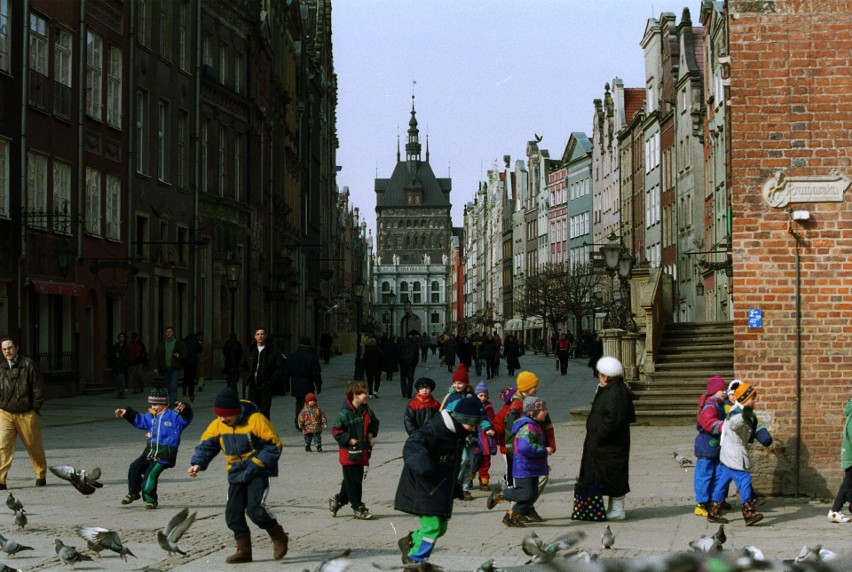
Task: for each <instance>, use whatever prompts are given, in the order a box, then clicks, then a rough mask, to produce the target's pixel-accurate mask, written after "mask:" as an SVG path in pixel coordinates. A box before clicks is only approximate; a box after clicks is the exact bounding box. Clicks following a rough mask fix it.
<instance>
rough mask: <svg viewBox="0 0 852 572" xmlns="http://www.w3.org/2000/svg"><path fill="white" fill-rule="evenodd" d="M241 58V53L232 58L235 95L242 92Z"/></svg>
mask: <svg viewBox="0 0 852 572" xmlns="http://www.w3.org/2000/svg"><path fill="white" fill-rule="evenodd" d="M243 57H244V56H243V54H242V52H237V54H236V55H235V56H234V91H236V92H237V93H242V92H243V66H244V64H243Z"/></svg>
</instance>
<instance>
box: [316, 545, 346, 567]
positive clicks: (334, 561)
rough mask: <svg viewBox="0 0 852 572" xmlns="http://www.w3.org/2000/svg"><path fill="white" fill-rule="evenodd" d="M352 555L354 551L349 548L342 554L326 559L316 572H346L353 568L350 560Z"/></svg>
mask: <svg viewBox="0 0 852 572" xmlns="http://www.w3.org/2000/svg"><path fill="white" fill-rule="evenodd" d="M351 553H352V551H351V550H349V549H348V548H347V549H346V550H344V551H343V552H341V553H340V554H335V555H334V556H331V557H329V558H326V559H325V560H323V561H322V562H320V565H319V566H317V567H316V569H315V572H346V570H349V567H350V566H352V561H351V560H349V554H351Z"/></svg>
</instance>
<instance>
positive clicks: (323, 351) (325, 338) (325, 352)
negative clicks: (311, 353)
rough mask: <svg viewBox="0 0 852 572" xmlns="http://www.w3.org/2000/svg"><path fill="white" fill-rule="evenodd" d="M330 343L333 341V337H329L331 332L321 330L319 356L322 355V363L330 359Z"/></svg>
mask: <svg viewBox="0 0 852 572" xmlns="http://www.w3.org/2000/svg"><path fill="white" fill-rule="evenodd" d="M332 343H334V338H332V337H331V333H329V332H323V333H322V335H321V336H320V340H319V347H320V356H321V357H322V361H323V363H326V364H327V363H328V362H329V361H331V344H332Z"/></svg>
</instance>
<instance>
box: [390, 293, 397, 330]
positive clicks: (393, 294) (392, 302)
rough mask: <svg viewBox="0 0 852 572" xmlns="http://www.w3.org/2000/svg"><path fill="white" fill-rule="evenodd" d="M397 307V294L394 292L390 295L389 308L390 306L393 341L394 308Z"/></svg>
mask: <svg viewBox="0 0 852 572" xmlns="http://www.w3.org/2000/svg"><path fill="white" fill-rule="evenodd" d="M395 305H396V292H394V291H393V290H391V291H390V294H388V306H390V337H391V339H393V330H394V327H393V307H394V306H395Z"/></svg>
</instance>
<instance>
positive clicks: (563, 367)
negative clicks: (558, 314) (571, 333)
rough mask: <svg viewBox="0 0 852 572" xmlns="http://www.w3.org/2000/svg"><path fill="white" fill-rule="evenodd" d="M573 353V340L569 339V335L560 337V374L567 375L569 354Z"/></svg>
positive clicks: (557, 354) (557, 347)
mask: <svg viewBox="0 0 852 572" xmlns="http://www.w3.org/2000/svg"><path fill="white" fill-rule="evenodd" d="M570 351H571V340H569V339H568V334H562V335H561V336H559V341H558V342H557V343H556V356H557V358H558V359H559V373H560V375H565V374H566V373H568V354H569V353H570Z"/></svg>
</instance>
